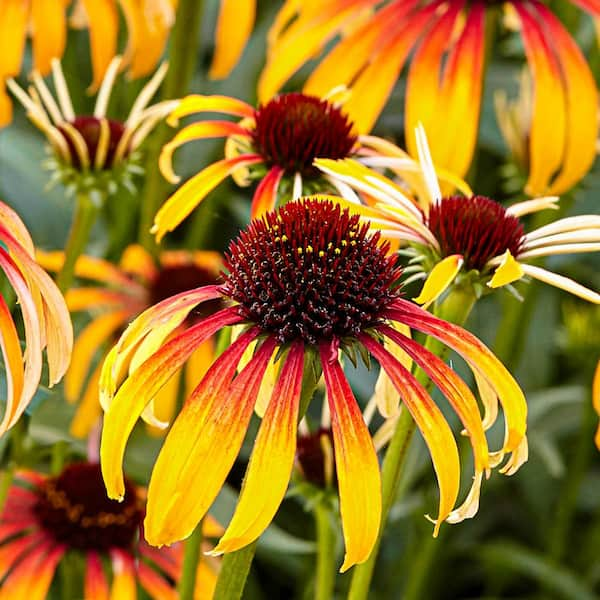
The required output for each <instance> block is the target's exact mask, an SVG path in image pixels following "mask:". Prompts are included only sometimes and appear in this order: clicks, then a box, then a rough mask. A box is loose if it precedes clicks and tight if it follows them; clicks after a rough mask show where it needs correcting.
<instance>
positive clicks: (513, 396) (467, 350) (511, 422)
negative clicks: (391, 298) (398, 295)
mask: <svg viewBox="0 0 600 600" xmlns="http://www.w3.org/2000/svg"><path fill="white" fill-rule="evenodd" d="M395 306H396V307H397V309H398V310H391V311H389V316H390V318H391V319H393V320H398V321H400V322H401V323H405V324H406V325H409V326H410V327H412V328H413V329H416V330H417V331H421V332H423V333H425V334H427V335H432V336H433V337H435V338H437V339H438V340H440V341H441V342H442V343H444V344H446V345H447V346H449V347H450V348H452V349H453V350H454V351H455V352H457V353H458V354H460V355H461V356H462V357H463V358H464V359H465V360H466V361H467V363H468V364H469V366H470V367H471V368H472V369H474V370H477V371H479V373H480V374H481V375H483V376H484V377H485V379H487V381H488V383H489V384H490V385H491V386H492V387H493V388H494V390H495V391H496V393H497V395H498V398H499V400H500V403H501V404H502V407H503V409H504V415H505V419H506V425H507V439H506V440H505V443H504V451H505V452H510V451H514V450H516V449H517V448H518V447H519V445H520V443H521V441H522V440H523V438H524V437H525V431H526V429H527V403H526V402H525V397H524V395H523V392H522V390H521V388H520V387H519V385H518V384H517V382H516V381H515V380H514V378H513V376H512V375H511V374H510V373H509V372H508V371H507V369H506V367H504V365H503V364H502V363H501V362H500V361H499V360H498V359H497V358H496V356H494V354H493V353H492V352H491V351H490V350H489V349H488V348H487V347H486V346H485V345H484V344H483V343H482V342H481V341H480V340H479V339H477V338H476V337H475V336H474V335H472V334H471V333H469V332H468V331H466V330H465V329H463V328H462V327H458V326H457V325H454V324H452V323H448V322H447V321H443V320H441V319H438V318H437V317H434V316H433V315H431V314H430V313H428V312H427V311H425V310H423V309H421V308H419V307H418V306H416V305H414V304H412V303H410V302H407V301H405V300H397V301H396V303H395Z"/></svg>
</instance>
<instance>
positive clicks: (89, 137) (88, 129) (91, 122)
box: [59, 116, 125, 169]
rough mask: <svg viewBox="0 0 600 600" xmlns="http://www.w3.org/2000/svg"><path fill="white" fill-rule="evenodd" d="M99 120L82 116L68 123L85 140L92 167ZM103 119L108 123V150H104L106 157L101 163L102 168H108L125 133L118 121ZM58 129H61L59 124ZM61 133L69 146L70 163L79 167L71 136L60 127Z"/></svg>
mask: <svg viewBox="0 0 600 600" xmlns="http://www.w3.org/2000/svg"><path fill="white" fill-rule="evenodd" d="M101 120H102V119H98V118H97V117H90V116H83V117H76V118H75V119H73V121H71V122H70V125H72V126H73V127H74V128H75V129H76V130H77V131H78V132H79V133H80V134H81V137H82V138H83V140H84V142H85V145H86V147H87V151H88V156H89V158H90V164H91V165H92V167H93V165H94V164H95V161H96V154H97V152H98V144H99V142H100V131H101V125H100V123H101ZM103 120H105V121H106V122H107V123H108V129H109V138H108V150H107V152H106V158H105V160H104V163H103V165H102V169H110V168H111V167H112V166H113V163H114V159H115V155H116V152H117V147H118V145H119V142H120V141H121V138H122V137H123V134H124V133H125V125H124V124H123V123H121V122H120V121H115V120H113V119H103ZM59 129H61V127H60V125H59ZM62 133H63V135H64V137H65V139H66V141H67V144H68V146H69V151H70V154H71V161H72V164H73V166H74V167H75V168H76V169H80V168H81V167H82V166H83V165H82V164H81V160H80V158H79V154H78V152H77V149H76V148H75V144H74V143H73V140H72V139H71V136H70V135H69V134H68V133H67V132H66V131H65V130H64V129H62Z"/></svg>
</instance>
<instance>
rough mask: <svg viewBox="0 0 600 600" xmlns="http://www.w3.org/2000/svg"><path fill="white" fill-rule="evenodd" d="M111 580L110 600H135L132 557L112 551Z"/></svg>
mask: <svg viewBox="0 0 600 600" xmlns="http://www.w3.org/2000/svg"><path fill="white" fill-rule="evenodd" d="M110 558H111V561H112V571H113V580H112V585H111V588H110V600H135V599H136V597H137V586H136V576H135V564H134V562H133V557H132V556H131V555H130V554H129V553H127V552H124V551H122V550H112V551H111V553H110Z"/></svg>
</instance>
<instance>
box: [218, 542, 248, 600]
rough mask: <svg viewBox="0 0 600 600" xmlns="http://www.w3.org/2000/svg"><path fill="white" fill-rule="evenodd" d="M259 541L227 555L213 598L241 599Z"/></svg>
mask: <svg viewBox="0 0 600 600" xmlns="http://www.w3.org/2000/svg"><path fill="white" fill-rule="evenodd" d="M257 543H258V541H256V542H252V543H251V544H249V545H248V546H246V547H245V548H242V549H241V550H238V551H237V552H231V553H230V554H226V555H225V557H224V558H223V563H222V564H221V571H220V573H219V578H218V579H217V585H216V587H215V594H214V596H213V600H239V599H240V598H241V597H242V594H243V593H244V587H245V585H246V579H247V578H248V573H250V566H251V565H252V560H253V559H254V554H255V552H256V545H257Z"/></svg>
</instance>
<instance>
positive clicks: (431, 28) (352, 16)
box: [258, 0, 600, 195]
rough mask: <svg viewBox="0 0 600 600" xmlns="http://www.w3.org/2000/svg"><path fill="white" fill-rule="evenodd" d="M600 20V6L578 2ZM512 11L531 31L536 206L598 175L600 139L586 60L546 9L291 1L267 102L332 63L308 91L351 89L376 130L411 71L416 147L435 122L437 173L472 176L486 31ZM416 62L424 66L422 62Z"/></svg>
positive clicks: (351, 104) (525, 0)
mask: <svg viewBox="0 0 600 600" xmlns="http://www.w3.org/2000/svg"><path fill="white" fill-rule="evenodd" d="M572 3H573V4H576V5H578V6H580V7H581V8H583V9H584V10H586V11H588V12H589V13H590V14H591V15H593V16H596V17H597V16H600V5H599V4H598V2H597V1H596V0H572ZM499 10H502V11H503V13H504V16H505V19H504V20H505V22H508V23H509V24H510V25H511V26H515V27H516V28H518V29H519V30H520V33H521V38H522V40H523V44H524V46H525V54H526V58H527V62H528V65H529V69H530V72H531V76H532V82H531V83H529V84H528V85H531V87H532V93H533V106H532V113H531V117H530V120H529V122H528V123H527V131H524V132H523V136H527V137H528V139H529V141H528V148H527V155H528V165H529V181H528V183H527V191H528V193H529V194H530V195H539V194H560V193H563V192H565V191H566V190H568V189H570V188H571V187H573V185H575V184H576V183H577V182H578V181H579V180H580V179H581V178H582V177H583V176H584V175H585V174H586V173H587V171H588V170H589V168H590V167H591V165H592V163H593V161H594V156H595V143H596V138H597V133H598V125H597V118H596V113H597V107H598V94H597V90H596V84H595V82H594V78H593V76H592V73H591V71H590V68H589V67H588V65H587V62H586V60H585V57H584V56H583V54H582V52H581V51H580V49H579V48H578V46H577V44H576V43H575V41H574V40H573V39H572V38H571V36H570V35H569V33H568V32H567V30H566V29H565V28H564V26H563V25H562V24H561V22H560V21H559V20H558V18H557V17H556V16H555V15H554V14H553V13H552V11H551V10H550V9H549V8H548V7H547V6H546V5H545V4H544V3H543V2H541V1H540V0H506V1H505V2H503V3H501V2H488V1H486V0H472V1H467V0H389V1H387V2H380V1H379V0H334V1H332V2H328V3H327V5H326V6H323V4H322V3H321V2H297V0H287V2H286V3H285V4H284V6H283V8H282V9H281V11H280V13H279V16H278V18H277V20H276V22H275V24H274V25H273V28H272V30H271V33H270V46H269V52H268V61H267V64H266V66H265V69H264V71H263V73H262V76H261V79H260V82H259V94H258V95H259V99H260V100H261V101H266V100H267V99H268V98H270V97H271V96H272V95H273V94H275V93H276V92H277V91H278V90H279V89H280V88H281V87H282V85H283V84H284V83H285V82H286V81H287V80H288V79H289V77H290V76H291V75H292V74H293V73H294V72H295V71H297V70H298V69H299V68H300V67H301V66H302V65H303V64H304V63H306V62H307V61H308V60H309V59H312V58H315V57H321V54H322V52H323V49H324V48H329V47H330V42H332V41H334V40H335V42H334V44H333V47H332V48H331V50H329V52H328V54H327V55H326V56H324V57H323V58H321V60H320V63H319V64H318V66H317V67H316V69H315V70H314V71H313V72H312V74H311V75H310V77H309V79H308V81H307V82H306V85H305V87H304V91H305V93H307V94H316V95H319V94H323V93H325V92H326V91H327V90H329V89H331V88H332V87H334V86H337V85H345V86H347V87H348V88H350V89H351V91H352V94H351V97H350V99H349V101H348V102H347V103H346V109H347V110H348V112H349V114H350V115H351V117H352V118H353V120H354V122H355V124H356V126H357V128H358V131H359V132H366V131H369V130H370V129H371V128H372V126H373V124H374V123H375V121H376V119H377V117H378V115H379V113H380V112H381V110H382V109H383V107H384V105H385V103H386V102H387V99H388V97H389V96H390V93H391V91H392V89H393V87H394V84H395V82H396V80H397V79H398V77H399V75H400V73H401V71H402V69H403V67H404V65H405V64H406V63H407V62H408V61H409V60H410V61H411V65H410V69H409V72H408V80H407V91H406V106H405V111H406V129H405V131H406V132H407V144H408V148H409V151H410V152H411V154H412V155H413V156H415V155H416V151H417V141H416V139H415V137H414V135H413V132H414V130H415V127H416V126H417V124H418V123H423V124H424V126H425V128H426V130H427V132H428V133H429V134H430V135H431V138H432V140H433V144H432V153H433V156H434V159H435V162H436V164H439V165H440V166H442V167H444V168H447V169H448V170H450V171H452V172H454V173H457V174H458V175H460V176H463V175H464V174H465V173H466V172H467V170H468V169H469V166H470V164H471V160H472V157H473V152H474V148H475V144H476V140H477V132H478V124H479V116H480V109H481V98H482V88H483V79H484V75H485V46H486V43H485V29H486V21H487V20H488V19H489V18H490V17H492V15H493V14H494V13H495V12H497V11H499ZM411 56H412V58H410V57H411Z"/></svg>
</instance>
